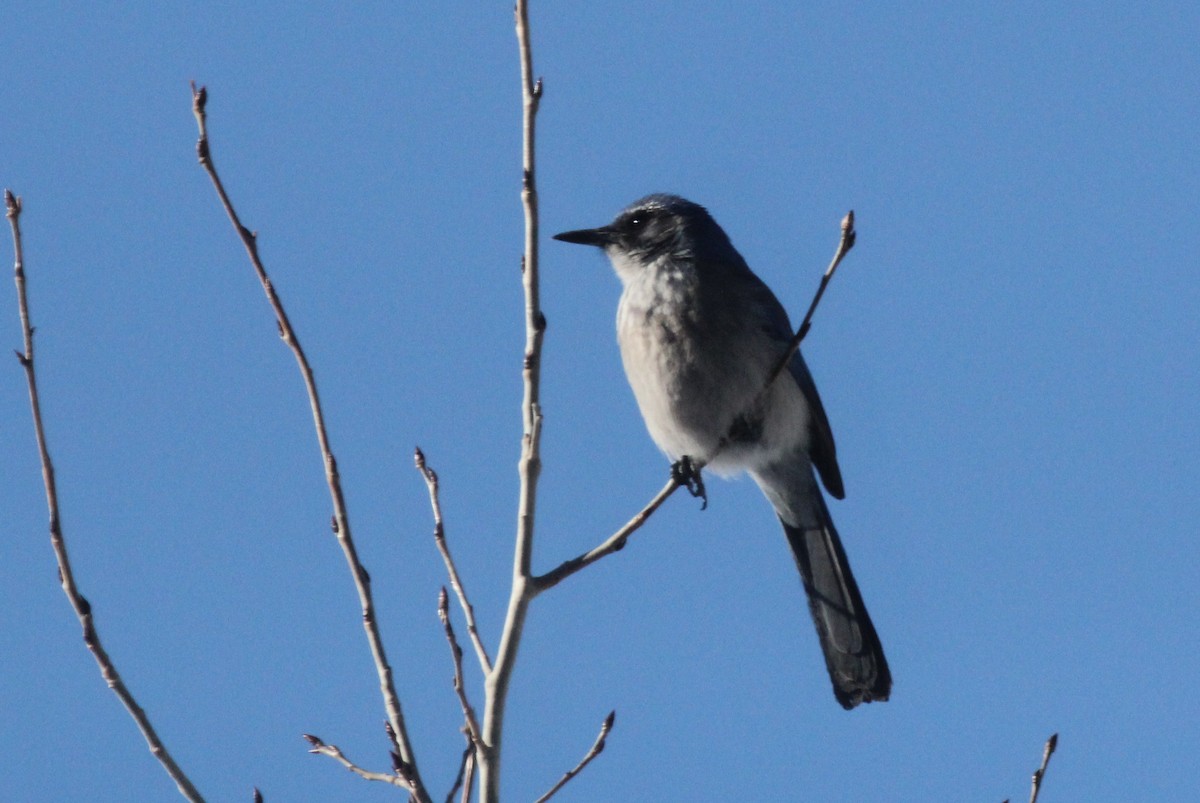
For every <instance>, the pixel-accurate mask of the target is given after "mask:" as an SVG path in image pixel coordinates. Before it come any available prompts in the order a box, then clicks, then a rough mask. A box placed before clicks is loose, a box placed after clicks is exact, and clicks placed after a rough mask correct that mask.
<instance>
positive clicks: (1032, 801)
mask: <svg viewBox="0 0 1200 803" xmlns="http://www.w3.org/2000/svg"><path fill="white" fill-rule="evenodd" d="M1057 748H1058V734H1057V733H1054V734H1051V736H1050V738H1049V739H1047V740H1046V746H1045V748H1043V750H1042V765H1041V766H1040V767H1038V768H1037V771H1036V772H1034V773H1033V790H1032V791H1031V792H1030V793H1029V803H1037V799H1038V793H1039V792H1041V791H1042V778H1044V777H1045V776H1046V767H1047V766H1049V764H1050V756H1052V755H1054V751H1055V749H1057Z"/></svg>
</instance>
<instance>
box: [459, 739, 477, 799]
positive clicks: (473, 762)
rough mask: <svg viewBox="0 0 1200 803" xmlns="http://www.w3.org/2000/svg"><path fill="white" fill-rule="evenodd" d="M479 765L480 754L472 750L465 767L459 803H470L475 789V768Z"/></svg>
mask: <svg viewBox="0 0 1200 803" xmlns="http://www.w3.org/2000/svg"><path fill="white" fill-rule="evenodd" d="M478 765H479V753H478V751H475V750H472V751H470V753H468V754H467V761H466V764H464V765H463V787H462V798H461V799H460V800H459V803H470V800H471V791H472V790H473V789H474V788H475V768H476V767H477V766H478Z"/></svg>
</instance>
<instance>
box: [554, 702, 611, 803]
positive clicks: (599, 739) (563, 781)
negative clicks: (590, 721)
mask: <svg viewBox="0 0 1200 803" xmlns="http://www.w3.org/2000/svg"><path fill="white" fill-rule="evenodd" d="M616 718H617V712H616V711H610V712H609V714H608V716H607V717H605V718H604V724H603V725H601V726H600V733H599V734H598V735H597V736H596V741H595V742H594V743H593V744H592V749H591V750H589V751H587V755H585V756H584V757H583V760H582V761H580V762H579V763H578V764H576V765H575V768H574V769H571V770H568V771H567V773H566V774H565V775H563V777H562V778H560V779H559V781H558V783H556V784H554V786H553V788H551V790H550V791H549V792H547V793H546V794H544V795H542V796H541V797H539V798H538V799H537V801H536V803H545V801H547V800H549V799H550V798H552V797H553V796H554V794H555V793H556V792H558V790H559V789H562V788H563V787H564V786H566V785H567V781H569V780H571V779H572V778H574V777H575V776H576V775H578V774H579V773H580V772H582V771H583V768H584V767H586V766H587V765H588V764H590V763H591V762H592V759H594V758H595V757H596V756H598V755H600V754H601V753H602V752H604V742H605V741H606V740H607V739H608V732H609V731H611V730H612V726H613V721H614V720H615V719H616Z"/></svg>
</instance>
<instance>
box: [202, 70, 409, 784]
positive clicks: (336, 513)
mask: <svg viewBox="0 0 1200 803" xmlns="http://www.w3.org/2000/svg"><path fill="white" fill-rule="evenodd" d="M207 99H208V92H207V90H206V89H205V88H204V87H199V88H197V87H196V84H195V83H193V84H192V111H193V113H194V114H195V115H196V126H197V128H198V129H199V132H200V138H199V140H198V141H197V142H196V154H197V156H198V157H199V159H200V164H201V166H202V167H203V168H204V170H205V172H206V173H207V174H208V177H209V178H210V179H211V180H212V183H213V187H214V188H215V189H216V191H217V196H218V197H219V198H220V199H221V205H222V206H223V207H224V209H225V213H226V214H227V215H228V216H229V221H230V223H232V224H233V228H234V230H235V231H236V232H237V234H238V237H239V238H241V241H242V245H243V246H245V248H246V254H247V255H248V256H249V257H250V262H251V264H252V265H253V266H254V272H255V273H256V274H257V275H258V280H259V282H260V283H261V284H262V287H263V291H264V292H265V293H266V296H267V301H268V302H269V303H270V305H271V309H272V310H273V311H274V313H275V320H276V322H277V324H278V326H279V335H280V337H281V338H282V339H283V342H284V343H286V344H287V346H288V348H290V349H291V350H292V353H293V355H295V358H296V364H297V365H298V366H299V368H300V374H301V376H302V377H303V378H304V386H305V388H306V389H307V391H308V400H309V404H310V406H311V407H312V415H313V425H314V426H315V428H316V431H317V441H318V443H319V444H320V448H321V456H322V458H323V462H324V466H325V479H326V482H327V484H328V486H329V495H330V497H331V498H332V500H333V530H334V533H335V535H336V536H337V540H338V544H339V545H340V546H341V548H342V553H343V554H344V555H345V558H346V563H347V565H348V566H349V568H350V574H351V577H352V578H353V580H354V587H355V589H356V590H357V592H358V600H359V604H360V606H361V608H362V618H363V628H364V630H365V631H366V634H367V642H368V644H369V645H370V648H371V656H372V658H373V659H374V661H375V669H376V672H377V674H378V675H379V686H380V691H381V693H382V695H383V701H384V705H385V707H386V709H387V715H388V722H389V724H390V725H391V733H392V734H393V735H394V744H393V747H394V748H395V750H396V751H397V752H398V753H399V756H400V758H401V760H402V761H403V762H404V764H405V766H407V767H408V768H409V770H410V771H411V774H412V779H413V794H414V795H415V796H416V798H417V799H418V800H419V801H420V802H421V803H430V797H429V794H428V792H426V790H425V787H424V784H422V783H421V777H420V774H419V773H418V772H417V762H416V756H415V754H414V751H413V748H412V743H411V741H410V739H409V737H408V731H407V730H406V728H405V725H404V714H403V712H402V711H401V708H400V698H399V696H398V695H397V694H396V687H395V683H394V682H393V679H392V667H391V665H390V664H389V663H388V660H387V654H386V652H385V651H384V647H383V639H382V638H381V637H380V635H379V624H378V621H377V617H376V614H375V602H374V599H373V598H372V595H371V581H370V576H369V575H368V574H367V571H366V569H365V568H363V565H362V563H361V561H359V558H358V550H357V549H356V548H355V546H354V539H353V538H352V537H351V534H350V517H349V514H348V513H347V511H346V500H345V497H344V495H343V493H342V483H341V479H340V476H339V475H338V468H337V460H336V459H335V458H334V456H333V449H332V448H331V447H330V445H329V436H328V434H327V432H326V429H325V416H324V414H323V413H322V411H321V401H320V397H319V395H318V393H317V383H316V379H315V378H314V376H313V371H312V368H311V367H310V366H309V364H308V357H307V356H305V354H304V349H303V348H302V347H301V346H300V340H299V338H298V337H297V336H296V332H295V330H294V329H293V328H292V324H291V322H290V321H289V320H288V316H287V313H286V312H285V311H284V308H283V303H282V302H281V301H280V300H279V295H278V294H277V293H276V292H275V287H274V285H272V283H271V280H270V278H269V277H268V276H267V271H266V269H265V268H264V267H263V263H262V260H261V259H260V258H259V255H258V241H257V237H256V235H255V234H254V233H253V232H252V231H250V230H249V229H247V228H246V227H245V226H243V225H242V222H241V220H240V219H239V218H238V215H237V212H235V211H234V208H233V203H232V202H231V201H230V200H229V196H228V195H227V194H226V192H225V186H224V185H223V184H222V183H221V179H220V177H219V176H218V175H217V170H216V167H215V166H214V165H213V159H212V152H211V149H210V146H209V141H208V128H207V120H206V115H205V105H206V102H207Z"/></svg>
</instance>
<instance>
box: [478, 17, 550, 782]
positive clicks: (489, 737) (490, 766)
mask: <svg viewBox="0 0 1200 803" xmlns="http://www.w3.org/2000/svg"><path fill="white" fill-rule="evenodd" d="M515 15H516V29H517V45H518V50H519V52H520V61H521V98H522V104H521V106H522V138H521V142H522V181H521V202H522V206H523V208H524V212H525V253H524V257H523V259H522V262H521V268H522V275H523V284H524V290H525V355H524V362H523V365H524V370H523V372H522V376H523V379H524V398H523V399H522V402H521V418H522V422H523V433H522V441H521V458H520V460H519V462H518V467H517V471H518V474H519V476H520V481H521V489H520V494H519V497H518V503H517V534H516V545H515V549H514V554H513V583H512V593H511V595H510V596H509V601H508V613H507V615H506V616H505V620H504V629H503V631H502V632H501V635H500V647H499V649H498V650H497V651H496V662H495V665H494V666H493V668H492V671H491V672H490V673H488V676H487V678H486V682H485V690H486V702H485V706H484V717H483V749H481V750H480V751H479V783H480V799H481V800H482V801H484V803H496V801H498V800H499V797H500V760H501V759H500V756H501V747H502V738H503V732H504V711H505V706H506V704H507V702H508V688H509V683H510V681H511V680H512V672H513V667H514V666H515V664H516V660H517V649H518V647H519V646H520V643H521V633H522V631H523V629H524V626H525V616H526V613H527V612H528V610H529V602H530V600H532V599H533V586H532V583H531V579H532V575H531V571H530V566H531V562H532V555H533V531H534V515H535V513H536V510H537V482H538V476H539V474H540V473H541V468H542V460H541V455H540V441H541V432H542V411H541V406H540V403H539V397H540V388H541V363H542V337H543V335H544V334H545V331H546V317H545V316H544V315H543V314H542V309H541V300H540V295H539V286H538V196H537V182H536V162H535V160H534V143H535V142H536V137H535V124H536V120H537V111H538V105H539V102H540V100H541V97H542V81H541V79H537V80H536V81H535V80H534V77H533V56H532V51H531V45H530V40H529V6H528V1H527V0H517V3H516V10H515Z"/></svg>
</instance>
